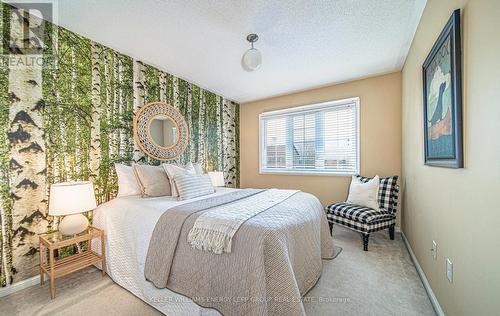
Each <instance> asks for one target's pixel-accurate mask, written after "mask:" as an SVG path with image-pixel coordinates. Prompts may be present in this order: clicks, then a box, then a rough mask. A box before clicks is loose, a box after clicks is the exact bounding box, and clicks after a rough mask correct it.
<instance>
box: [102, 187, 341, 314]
mask: <svg viewBox="0 0 500 316" xmlns="http://www.w3.org/2000/svg"><path fill="white" fill-rule="evenodd" d="M241 191H242V190H240V189H231V188H224V187H219V188H217V189H216V192H215V193H213V194H211V195H208V196H202V197H197V198H193V199H189V200H186V201H178V200H177V199H176V198H173V197H156V198H140V197H137V196H128V197H120V198H115V199H113V200H111V201H109V202H107V203H104V204H102V205H100V206H99V207H98V208H97V209H96V210H95V211H94V215H93V225H94V226H96V227H98V228H102V229H104V231H105V233H106V256H107V272H108V274H109V276H110V277H111V278H112V279H113V280H114V281H115V282H116V283H117V284H119V285H120V286H122V287H124V288H125V289H127V290H129V291H130V292H131V293H133V294H134V295H136V296H137V297H139V298H140V299H142V300H143V301H145V302H146V303H148V304H150V305H151V306H153V307H154V308H156V309H158V310H159V311H161V312H162V313H164V314H167V315H220V314H223V315H278V314H280V315H283V314H287V315H305V312H304V307H303V305H302V302H301V297H302V296H303V295H304V294H305V293H307V291H309V290H310V289H311V288H312V287H313V286H314V285H315V284H316V282H317V281H318V279H319V277H320V275H321V270H322V259H331V258H334V257H335V253H336V249H335V247H334V246H333V240H332V238H331V236H330V232H329V229H328V223H327V220H326V216H325V214H324V211H323V208H322V205H321V203H320V202H319V200H318V199H317V198H316V197H314V196H312V195H310V194H307V193H304V192H296V193H293V194H289V195H288V196H287V197H286V198H283V199H282V200H276V203H275V205H273V206H272V207H270V208H269V209H267V210H265V211H263V212H260V213H258V214H256V215H255V216H253V217H251V218H250V219H248V220H246V221H245V222H244V224H243V225H242V226H241V227H240V228H239V229H238V231H237V232H236V234H235V235H234V238H233V240H232V245H231V251H230V252H229V253H227V252H224V253H221V254H216V253H213V252H210V251H204V250H200V249H196V248H194V247H193V246H192V245H191V244H189V243H188V240H187V239H188V237H187V236H188V234H189V232H190V230H191V228H192V227H193V225H194V224H195V223H196V220H197V218H198V217H199V216H201V214H203V211H201V212H196V213H192V214H190V215H189V216H187V217H186V219H184V220H183V222H182V223H181V224H180V225H179V222H174V221H172V220H171V219H169V220H167V221H165V220H164V221H163V224H162V225H163V226H160V224H159V223H160V222H161V221H162V218H165V217H168V216H171V215H172V214H174V213H175V211H176V210H180V209H182V208H184V209H189V208H190V207H191V205H196V204H199V205H203V204H207V203H211V202H210V201H214V200H224V199H227V198H228V197H231V196H233V195H237V194H241ZM276 191H282V190H276ZM257 193H259V194H260V192H256V193H252V196H249V197H245V198H242V199H241V202H238V203H240V204H237V202H235V201H233V202H231V203H229V202H227V201H226V202H225V205H226V206H227V205H234V206H235V208H237V209H240V208H242V207H243V205H255V207H257V206H258V201H259V200H261V199H262V198H259V194H257ZM277 193H278V194H279V193H280V192H277ZM281 193H282V192H281ZM260 196H262V195H260ZM252 199H253V200H252ZM245 203H246V204H245ZM217 207H222V206H217ZM212 209H213V208H212ZM205 211H206V210H205ZM170 218H172V217H170ZM169 225H170V226H169ZM174 225H175V227H174ZM157 226H158V227H161V229H159V228H156V229H155V227H157ZM179 227H180V228H179ZM174 229H178V230H179V236H178V239H177V240H175V238H174V239H173V240H168V241H165V239H163V241H162V238H166V237H165V236H163V235H161V236H158V234H161V232H162V231H163V232H170V233H171V231H172V230H174ZM168 238H170V237H168ZM159 241H161V243H159ZM150 243H151V245H150ZM153 244H156V245H155V247H156V248H154V249H150V248H153ZM162 245H164V246H165V252H168V251H167V249H168V248H170V249H174V252H173V253H172V258H170V259H169V258H167V255H166V254H165V256H166V257H165V258H163V257H161V256H163V255H164V254H163V248H162ZM99 246H100V245H99V244H97V243H96V244H93V247H94V248H99ZM96 250H99V249H96ZM152 250H156V251H152ZM152 252H153V253H156V257H157V258H156V259H157V260H156V261H157V262H160V263H164V262H167V263H168V269H167V270H166V274H165V271H163V270H158V268H154V265H153V264H152V263H151V262H154V260H152V259H151V258H152V254H151V253H152ZM158 258H159V259H162V260H159V259H158ZM163 259H165V261H163ZM155 269H156V270H155ZM145 270H146V272H147V273H146V274H148V278H149V280H146V276H145ZM148 271H149V272H148ZM151 271H154V272H155V273H152V272H151ZM155 275H156V277H154V276H155ZM162 278H163V279H164V282H163V283H164V284H163V283H162V281H161V280H162ZM158 280H160V281H158ZM162 284H163V285H162Z"/></svg>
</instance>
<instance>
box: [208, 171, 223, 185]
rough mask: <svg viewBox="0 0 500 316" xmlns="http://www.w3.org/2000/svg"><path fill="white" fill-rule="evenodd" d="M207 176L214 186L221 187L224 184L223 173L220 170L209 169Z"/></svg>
mask: <svg viewBox="0 0 500 316" xmlns="http://www.w3.org/2000/svg"><path fill="white" fill-rule="evenodd" d="M208 176H209V177H210V180H212V185H213V186H214V187H223V186H225V185H226V183H225V182H224V173H223V172H222V171H210V172H209V173H208Z"/></svg>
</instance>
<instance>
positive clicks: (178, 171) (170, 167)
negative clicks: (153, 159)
mask: <svg viewBox="0 0 500 316" xmlns="http://www.w3.org/2000/svg"><path fill="white" fill-rule="evenodd" d="M162 166H163V170H165V172H166V173H167V176H168V180H169V181H170V187H171V190H172V196H173V197H177V196H179V194H178V193H177V188H176V187H175V182H174V178H175V177H176V176H180V175H185V174H195V173H196V171H195V170H194V168H189V164H188V165H187V167H188V168H187V169H186V168H183V167H179V166H177V165H174V164H166V163H164V164H163V165H162ZM191 167H193V164H191Z"/></svg>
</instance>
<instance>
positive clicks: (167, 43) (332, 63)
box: [59, 0, 426, 102]
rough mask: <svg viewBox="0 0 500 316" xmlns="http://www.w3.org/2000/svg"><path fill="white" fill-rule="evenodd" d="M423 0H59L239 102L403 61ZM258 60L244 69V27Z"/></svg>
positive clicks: (130, 50) (139, 54) (62, 9)
mask: <svg viewBox="0 0 500 316" xmlns="http://www.w3.org/2000/svg"><path fill="white" fill-rule="evenodd" d="M425 3H426V0H329V1H327V0H302V1H301V0H288V1H278V0H268V1H264V0H247V1H243V0H191V1H185V0H141V1H139V0H105V1H103V0H86V1H83V0H64V1H59V24H60V25H62V26H63V27H66V28H68V29H70V30H72V31H74V32H76V33H79V34H82V35H84V36H87V37H89V38H92V39H94V40H95V41H97V42H100V43H103V44H105V45H107V46H109V47H111V48H114V49H116V50H118V51H120V52H122V53H125V54H128V55H130V56H132V57H135V58H138V59H141V60H143V61H145V62H147V63H150V64H152V65H155V66H157V67H159V68H161V69H164V70H166V71H168V72H169V73H172V74H174V75H176V76H178V77H180V78H183V79H186V80H189V81H191V82H193V83H196V84H198V85H200V86H201V87H203V88H206V89H208V90H211V91H213V92H215V93H218V94H221V95H223V96H225V97H227V98H230V99H233V100H235V101H237V102H248V101H252V100H257V99H263V98H267V97H270V96H275V95H281V94H286V93H290V92H294V91H300V90H305V89H309V88H314V87H319V86H324V85H328V84H333V83H338V82H344V81H349V80H353V79H357V78H362V77H368V76H372V75H376V74H382V73H388V72H392V71H397V70H399V69H401V67H402V65H403V63H404V60H405V58H406V54H407V52H408V49H409V46H410V44H411V41H412V39H413V35H414V32H415V30H416V28H417V25H418V22H419V20H420V16H421V14H422V11H423V9H424V6H425ZM248 33H257V34H258V35H259V37H260V39H259V41H258V42H257V43H256V45H255V46H256V48H258V49H259V50H261V52H262V55H263V63H262V65H261V67H260V69H258V70H257V71H254V72H251V73H249V72H246V71H244V70H243V69H242V67H241V56H242V54H243V53H244V52H245V50H246V49H248V48H249V44H248V42H246V40H245V37H246V35H247V34H248Z"/></svg>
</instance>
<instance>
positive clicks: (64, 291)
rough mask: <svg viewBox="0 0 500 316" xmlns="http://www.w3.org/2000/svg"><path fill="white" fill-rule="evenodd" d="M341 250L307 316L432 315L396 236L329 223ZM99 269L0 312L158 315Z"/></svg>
mask: <svg viewBox="0 0 500 316" xmlns="http://www.w3.org/2000/svg"><path fill="white" fill-rule="evenodd" d="M334 237H335V241H336V244H337V245H338V246H340V247H342V248H343V251H342V253H341V254H340V255H339V256H338V257H337V258H336V259H335V260H332V261H324V269H323V275H322V277H321V279H320V280H319V282H318V284H317V285H316V286H315V287H314V288H313V289H312V290H311V291H310V292H309V293H307V295H306V296H305V297H304V300H305V303H304V305H305V307H306V312H307V314H308V315H434V311H433V309H432V306H431V303H430V301H429V299H428V297H427V295H426V293H425V290H424V288H423V286H422V283H421V282H420V279H419V277H418V275H417V272H416V270H415V267H414V266H413V263H412V262H411V259H410V256H409V254H408V251H407V250H406V248H405V245H404V243H403V240H402V239H401V236H400V235H399V234H396V240H394V241H391V240H390V239H389V237H388V232H387V231H384V232H379V233H375V234H373V235H372V237H370V251H368V252H364V251H363V249H362V242H361V237H360V236H359V234H357V233H355V232H352V231H349V230H346V229H343V228H339V227H335V229H334ZM159 314H160V313H159V312H158V311H156V310H155V309H153V308H152V307H150V306H149V305H147V304H146V303H144V302H142V301H141V300H139V299H138V298H136V297H135V296H134V295H132V294H130V293H129V292H128V291H126V290H125V289H123V288H121V287H120V286H118V285H116V284H115V283H113V281H112V280H111V279H110V278H109V277H104V278H103V277H101V273H100V271H98V270H97V269H95V268H88V269H85V270H83V271H80V272H77V273H74V274H72V275H68V276H66V277H63V278H61V279H59V280H58V282H57V298H56V299H55V300H53V301H51V300H50V294H49V288H48V284H47V283H46V284H45V285H44V286H43V287H40V286H33V287H31V288H28V289H25V290H22V291H20V292H17V293H14V294H12V295H10V296H7V297H4V298H1V299H0V315H86V316H90V315H131V316H132V315H140V316H148V315H159Z"/></svg>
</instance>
